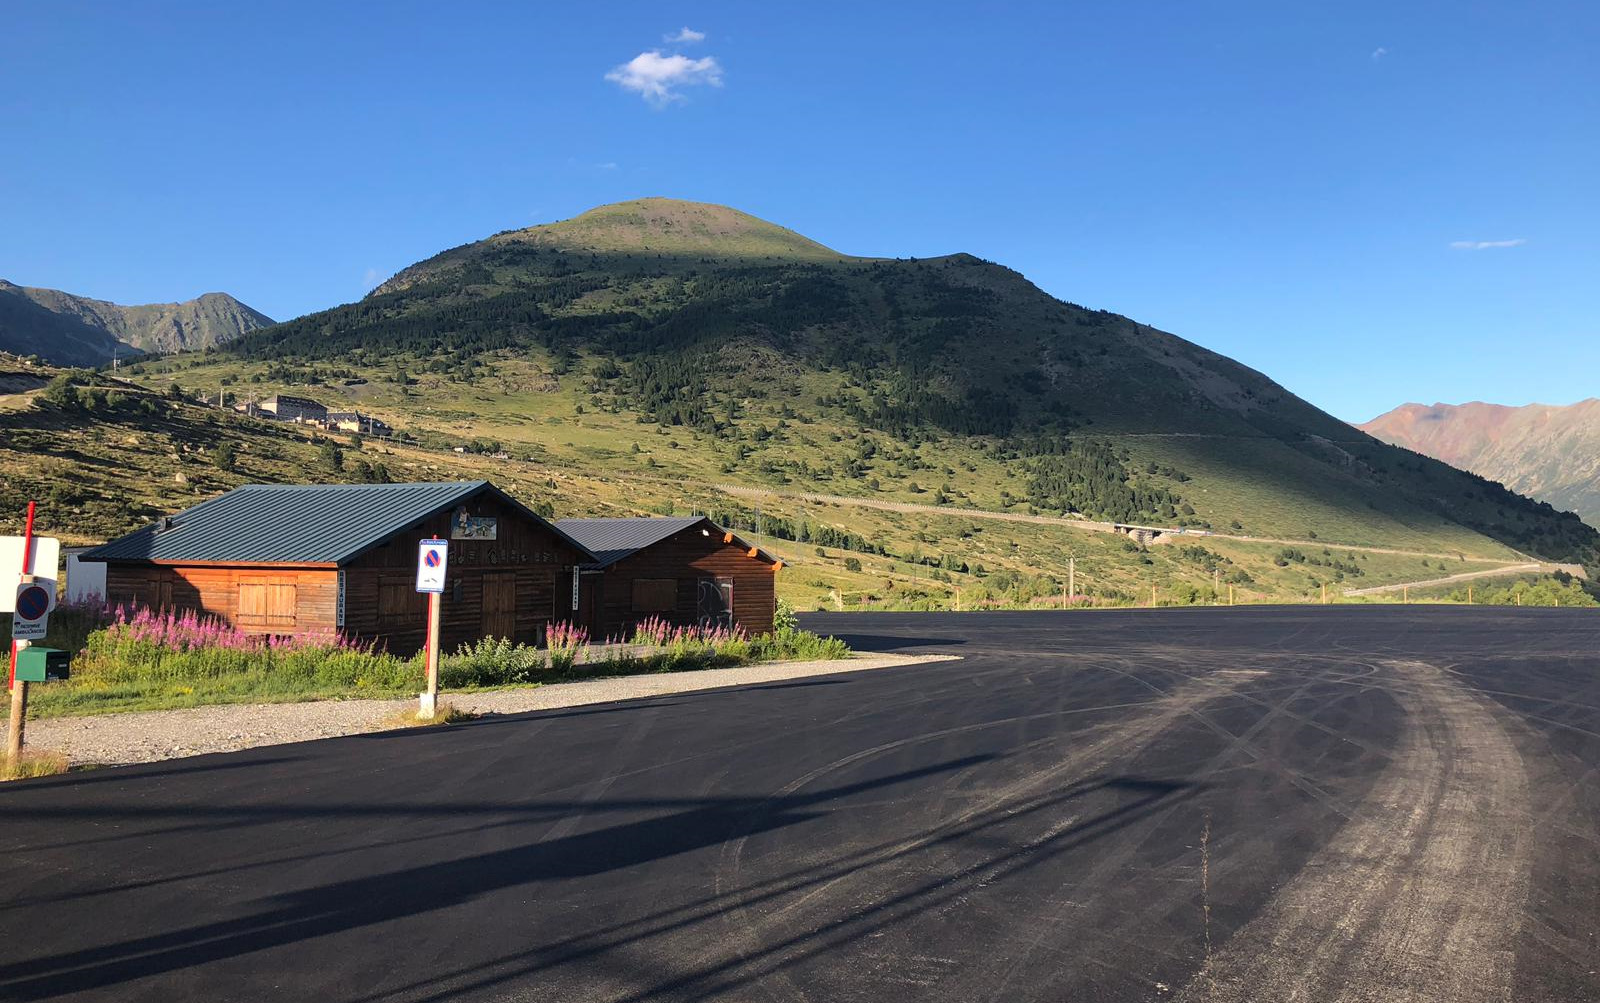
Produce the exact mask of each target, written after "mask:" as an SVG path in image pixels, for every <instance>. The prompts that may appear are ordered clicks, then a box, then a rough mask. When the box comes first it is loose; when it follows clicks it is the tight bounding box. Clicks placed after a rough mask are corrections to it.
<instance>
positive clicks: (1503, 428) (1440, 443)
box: [1358, 399, 1600, 525]
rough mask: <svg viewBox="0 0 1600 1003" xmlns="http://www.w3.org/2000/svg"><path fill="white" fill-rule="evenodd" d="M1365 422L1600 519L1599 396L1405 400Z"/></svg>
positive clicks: (1378, 432) (1394, 439) (1389, 437)
mask: <svg viewBox="0 0 1600 1003" xmlns="http://www.w3.org/2000/svg"><path fill="white" fill-rule="evenodd" d="M1358 427H1359V428H1360V429H1361V430H1362V431H1364V432H1368V433H1370V434H1372V435H1374V436H1376V437H1378V438H1379V439H1382V440H1384V441H1385V442H1391V443H1393V444H1395V445H1397V446H1404V447H1405V448H1407V449H1414V450H1416V451H1417V452H1419V453H1422V454H1423V455H1425V456H1431V457H1433V458H1435V459H1438V460H1443V461H1444V462H1446V463H1449V464H1451V465H1452V466H1456V467H1460V468H1462V469H1464V470H1470V471H1472V472H1473V473H1475V474H1481V475H1482V476H1484V477H1488V478H1490V479H1491V480H1496V481H1499V482H1501V483H1502V484H1504V485H1505V486H1506V487H1508V488H1511V489H1512V490H1513V491H1518V492H1520V493H1522V494H1528V495H1532V496H1533V497H1535V498H1537V499H1539V500H1540V501H1546V502H1549V503H1550V504H1551V505H1554V506H1555V507H1556V508H1558V509H1563V510H1567V511H1574V512H1577V513H1578V514H1579V515H1581V516H1583V518H1584V519H1585V520H1587V521H1588V522H1589V523H1590V524H1591V525H1595V524H1600V399H1590V400H1586V401H1579V402H1578V403H1576V404H1569V405H1566V406H1558V405H1550V404H1529V405H1527V406H1526V407H1507V406H1505V405H1502V404H1484V403H1481V402H1478V401H1474V402H1473V403H1470V404H1434V405H1433V406H1431V407H1430V406H1427V405H1424V404H1405V405H1402V406H1400V407H1397V408H1395V409H1394V410H1393V411H1390V412H1389V413H1388V414H1384V415H1380V416H1379V417H1377V418H1374V419H1373V420H1371V421H1369V422H1367V423H1366V424H1364V425H1360V426H1358Z"/></svg>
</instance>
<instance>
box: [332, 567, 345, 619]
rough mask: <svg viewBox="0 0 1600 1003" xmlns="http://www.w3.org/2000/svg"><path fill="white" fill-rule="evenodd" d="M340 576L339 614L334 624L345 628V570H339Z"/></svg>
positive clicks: (337, 607) (337, 609)
mask: <svg viewBox="0 0 1600 1003" xmlns="http://www.w3.org/2000/svg"><path fill="white" fill-rule="evenodd" d="M338 578H339V600H338V603H337V605H336V607H335V609H336V611H337V614H338V615H337V617H336V618H335V620H334V624H335V626H337V627H339V629H341V630H343V629H344V572H343V571H340V572H338Z"/></svg>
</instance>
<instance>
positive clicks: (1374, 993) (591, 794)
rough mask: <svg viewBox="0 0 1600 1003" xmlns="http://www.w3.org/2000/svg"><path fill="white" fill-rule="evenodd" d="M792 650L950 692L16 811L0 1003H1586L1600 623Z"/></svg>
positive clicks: (984, 627)
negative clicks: (911, 662)
mask: <svg viewBox="0 0 1600 1003" xmlns="http://www.w3.org/2000/svg"><path fill="white" fill-rule="evenodd" d="M807 625H808V626H810V627H813V628H816V629H822V630H827V631H831V632H836V633H839V634H841V635H843V636H846V637H848V638H850V639H851V640H852V642H853V643H854V644H855V645H856V646H857V647H858V648H861V649H876V650H896V651H906V652H947V653H952V654H957V655H960V656H962V657H961V660H959V661H949V662H940V663H931V664H925V665H915V666H909V667H905V668H895V669H883V670H873V671H865V672H856V673H849V674H843V675H832V676H820V677H814V678H808V679H798V680H793V681H789V682H784V683H774V684H766V685H755V686H748V687H743V688H737V689H725V690H713V691H705V692H699V693H685V694H679V695H675V696H671V697H663V698H654V699H646V700H639V701H632V702H626V703H618V704H610V705H602V706H591V707H583V708H577V709H571V710H562V711H546V712H539V713H532V714H525V715H519V716H512V717H500V718H486V719H483V720H480V721H475V722H469V723H466V724H462V725H455V726H450V727H446V728H433V729H421V730H409V731H401V732H389V733H381V734H374V735H367V736H359V737H352V738H343V739H333V740H327V741H319V742H309V743H304V744H299V745H289V746H277V747H272V748H264V749H259V750H254V751H250V752H243V753H235V754H228V755H215V756H203V757H197V758H193V759H185V760H177V761H173V762H169V763H162V764H153V765H149V766H138V767H125V768H119V769H106V770H98V771H90V772H85V773H77V774H73V775H70V776H66V777H60V778H51V779H46V780H38V781H26V782H19V783H14V784H9V785H5V786H4V787H3V788H0V832H3V840H0V851H3V856H0V889H3V893H0V917H3V918H0V945H3V946H0V998H8V999H44V998H57V997H62V998H72V999H96V1000H119V1001H137V1000H152V1001H153V1000H160V1001H164V1003H171V1001H184V1000H207V1001H215V1000H276V999H282V1000H330V1001H333V1000H337V1001H374V1003H376V1001H391V1000H395V1001H398V1000H442V999H451V1000H457V999H460V1000H502V999H503V1000H555V1001H563V1000H608V1001H617V1000H701V999H726V1000H793V999H813V1000H826V1001H840V1000H862V1001H879V1000H882V1001H900V1000H905V1001H910V1000H959V1001H968V1000H1119V1001H1120V1000H1159V999H1238V1000H1244V999H1252V998H1258V999H1268V998H1271V999H1278V998H1287V996H1283V995H1280V994H1281V993H1283V992H1284V987H1286V986H1296V987H1298V988H1297V990H1296V991H1299V992H1302V996H1301V998H1305V999H1310V1000H1318V999H1343V998H1352V999H1363V1000H1379V999H1416V1000H1432V999H1441V1000H1442V999H1447V998H1451V996H1452V995H1454V996H1455V998H1463V999H1468V998H1470V999H1515V1000H1573V1001H1576V1000H1589V999H1595V998H1600V976H1597V974H1596V971H1597V969H1600V941H1597V933H1600V845H1597V833H1600V644H1597V642H1600V611H1587V610H1531V609H1524V610H1495V609H1488V608H1470V609H1468V608H1443V607H1433V608H1429V607H1376V606H1374V607H1309V608H1238V609H1196V610H1156V611H1137V610H1128V611H1106V612H1093V613H1091V612H1073V613H1061V612H1037V613H981V614H979V613H967V614H869V615H826V616H818V617H815V618H812V619H810V620H809V622H808V624H807ZM1308 906H1312V907H1308ZM1462 993H1465V994H1466V995H1460V994H1462Z"/></svg>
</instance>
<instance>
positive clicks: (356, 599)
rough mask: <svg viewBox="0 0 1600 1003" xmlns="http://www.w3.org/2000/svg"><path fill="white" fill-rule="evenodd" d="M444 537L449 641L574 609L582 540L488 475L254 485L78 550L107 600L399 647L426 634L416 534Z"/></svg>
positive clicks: (540, 627) (539, 632) (248, 626)
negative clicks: (461, 479)
mask: <svg viewBox="0 0 1600 1003" xmlns="http://www.w3.org/2000/svg"><path fill="white" fill-rule="evenodd" d="M429 538H440V539H446V540H449V541H450V545H449V559H448V564H447V569H448V576H447V579H446V591H445V593H444V595H443V596H442V598H441V644H442V647H443V649H444V650H446V651H450V650H453V649H454V648H456V647H458V646H459V645H461V644H464V643H470V642H473V641H476V640H478V639H480V638H484V637H504V638H508V639H510V640H513V641H517V642H521V643H525V644H537V643H540V642H542V641H543V639H544V636H545V632H546V631H547V630H548V628H549V625H550V624H551V623H552V622H555V621H565V620H571V619H573V618H574V616H575V614H576V613H577V608H576V603H575V601H574V598H575V596H576V593H577V586H578V583H579V577H578V575H579V568H580V567H581V566H582V565H584V564H586V563H591V562H592V561H594V560H595V555H593V554H591V553H590V552H589V551H588V550H586V549H585V548H584V547H583V546H582V545H580V544H577V543H576V542H574V541H573V540H572V539H571V538H570V537H568V536H567V535H566V534H565V533H563V532H561V531H560V530H558V529H556V528H555V527H554V526H552V525H551V524H550V523H549V522H547V521H545V520H544V519H543V518H541V517H540V516H539V515H537V514H536V513H534V512H533V511H531V510H530V509H528V508H527V507H526V506H524V505H522V504H521V503H520V502H518V501H516V500H515V499H513V498H511V497H510V496H509V495H507V494H505V493H504V492H502V491H500V490H499V489H498V488H496V487H494V486H493V485H492V484H489V483H488V482H487V481H472V482H465V483H453V484H336V485H302V486H284V485H249V486H246V487H242V488H238V489H236V490H234V491H231V492H229V493H227V494H225V495H221V496H219V497H218V498H214V499H212V500H211V501H208V502H204V503H202V504H201V505H197V506H195V507H194V508H192V509H189V510H188V511H186V512H180V513H178V514H177V515H175V516H172V517H169V518H166V519H163V520H161V521H160V522H158V523H156V524H155V525H153V526H149V527H146V528H145V529H142V530H139V531H137V532H135V533H131V534H129V535H128V536H126V537H123V538H121V539H119V540H114V541H112V542H111V543H108V544H106V545H104V546H102V547H99V548H96V549H95V550H92V551H90V552H88V553H86V554H84V555H83V556H82V558H81V559H82V560H84V561H99V562H103V563H104V565H105V568H106V577H105V582H106V586H105V587H106V594H107V599H108V600H109V601H110V602H112V603H117V604H128V605H130V606H134V607H149V608H152V609H158V610H168V609H170V610H176V611H184V610H194V611H196V612H198V613H201V614H204V615H208V616H216V617H219V618H221V619H223V620H225V621H227V622H228V623H230V624H233V625H235V626H236V627H238V628H240V629H242V630H246V631H251V632H257V633H264V634H298V633H322V632H338V633H342V634H344V635H346V636H350V637H354V638H357V639H360V640H363V641H368V642H372V643H374V644H377V645H380V646H382V647H384V648H386V649H387V650H390V651H393V652H395V653H397V654H410V653H412V652H414V651H416V650H418V649H419V648H420V647H421V646H422V644H423V640H424V637H425V635H426V612H427V605H426V597H425V596H424V595H423V594H421V593H418V592H417V591H416V567H417V563H416V562H417V549H418V546H417V545H418V543H419V541H421V540H423V539H429Z"/></svg>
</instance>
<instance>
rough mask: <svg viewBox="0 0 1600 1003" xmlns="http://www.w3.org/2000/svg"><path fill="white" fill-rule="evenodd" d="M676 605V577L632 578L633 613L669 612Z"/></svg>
mask: <svg viewBox="0 0 1600 1003" xmlns="http://www.w3.org/2000/svg"><path fill="white" fill-rule="evenodd" d="M677 605H678V580H677V579H676V578H635V579H634V580H633V611H634V612H635V613H670V612H672V611H673V610H674V609H676V608H677Z"/></svg>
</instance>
